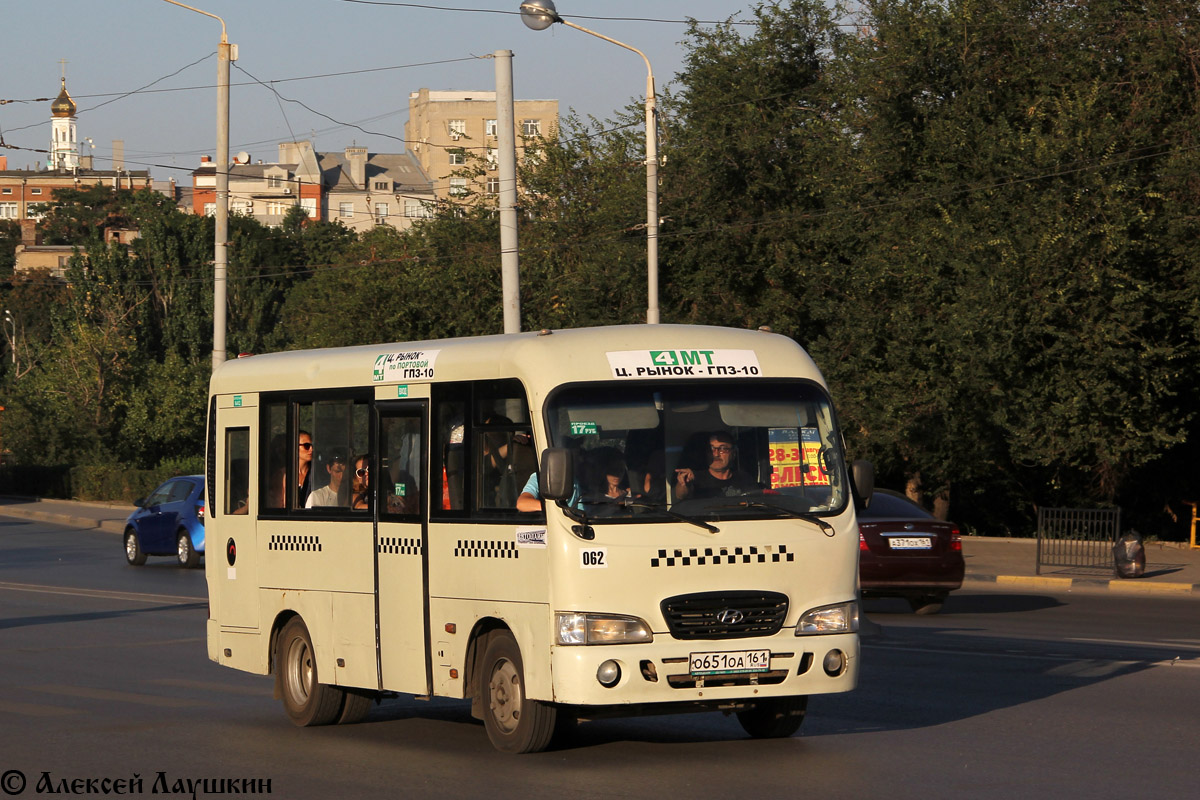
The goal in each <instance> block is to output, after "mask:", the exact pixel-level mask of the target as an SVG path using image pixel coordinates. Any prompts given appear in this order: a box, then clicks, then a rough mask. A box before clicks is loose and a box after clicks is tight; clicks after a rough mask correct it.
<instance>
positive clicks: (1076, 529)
mask: <svg viewBox="0 0 1200 800" xmlns="http://www.w3.org/2000/svg"><path fill="white" fill-rule="evenodd" d="M1120 535H1121V509H1119V508H1039V509H1038V526H1037V574H1038V575H1041V574H1042V567H1044V566H1046V567H1051V566H1052V567H1079V568H1088V569H1109V570H1111V569H1114V560H1113V545H1114V544H1116V541H1117V537H1118V536H1120Z"/></svg>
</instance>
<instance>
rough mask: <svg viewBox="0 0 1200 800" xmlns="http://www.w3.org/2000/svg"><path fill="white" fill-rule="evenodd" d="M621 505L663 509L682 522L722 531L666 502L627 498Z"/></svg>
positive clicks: (707, 529)
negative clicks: (674, 508) (668, 505)
mask: <svg viewBox="0 0 1200 800" xmlns="http://www.w3.org/2000/svg"><path fill="white" fill-rule="evenodd" d="M621 505H623V506H626V507H628V508H648V509H650V510H651V511H661V512H663V513H664V514H666V515H667V516H668V517H670V518H671V519H677V520H679V521H680V522H686V523H688V524H689V525H695V526H696V527H697V528H704V530H706V531H708V532H709V533H720V532H721V529H720V528H718V527H717V526H715V525H709V524H708V523H707V522H705V521H704V520H700V519H696V518H695V517H689V516H687V515H686V514H680V513H679V512H678V511H672V510H671V509H670V508H667V504H666V503H643V502H641V501H640V500H634V499H632V498H625V499H624V500H622V501H621Z"/></svg>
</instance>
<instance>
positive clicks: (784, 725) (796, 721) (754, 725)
mask: <svg viewBox="0 0 1200 800" xmlns="http://www.w3.org/2000/svg"><path fill="white" fill-rule="evenodd" d="M807 711H808V696H807V695H804V696H801V697H775V698H772V699H769V700H760V701H759V702H758V703H757V704H756V705H755V706H754V708H751V709H747V710H746V711H739V712H738V713H737V718H738V722H740V723H741V724H742V729H743V730H745V731H746V733H748V734H750V735H751V736H752V737H754V738H755V739H786V738H787V737H789V736H791V735H792V734H794V733H795V732H796V731H798V730H800V725H801V724H802V723H803V722H804V715H805V713H807Z"/></svg>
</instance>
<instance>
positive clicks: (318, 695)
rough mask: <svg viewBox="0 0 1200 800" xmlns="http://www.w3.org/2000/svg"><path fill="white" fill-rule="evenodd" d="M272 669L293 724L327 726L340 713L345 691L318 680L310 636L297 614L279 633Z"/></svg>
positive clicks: (284, 706) (284, 705)
mask: <svg viewBox="0 0 1200 800" xmlns="http://www.w3.org/2000/svg"><path fill="white" fill-rule="evenodd" d="M275 669H276V670H278V675H279V690H280V695H281V697H282V698H283V709H284V711H286V712H287V715H288V717H289V718H290V719H291V720H292V722H293V723H295V724H296V725H299V726H300V727H305V728H306V727H309V726H311V725H328V724H329V723H331V722H333V721H334V720H335V719H337V718H338V716H339V715H340V714H341V713H342V707H343V705H344V704H345V699H346V698H345V694H346V693H345V692H344V691H343V690H341V689H339V688H337V687H336V686H327V685H326V684H323V683H321V682H320V680H319V676H318V674H317V657H316V653H315V652H314V651H313V646H312V637H310V636H309V635H308V628H307V627H306V626H305V625H304V620H302V619H300V617H292V619H290V620H288V622H287V624H286V625H284V626H283V630H282V631H280V632H279V641H278V642H277V644H276V649H275Z"/></svg>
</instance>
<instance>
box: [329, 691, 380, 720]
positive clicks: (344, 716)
mask: <svg viewBox="0 0 1200 800" xmlns="http://www.w3.org/2000/svg"><path fill="white" fill-rule="evenodd" d="M342 691H343V692H344V693H345V695H346V702H345V703H344V704H343V705H342V711H341V713H340V714H339V715H338V718H337V724H338V725H353V724H354V723H356V722H362V721H363V717H365V716H367V712H368V711H370V710H371V701H372V699H373V698H372V697H371V695H369V694H362V693H360V692H357V691H354V690H353V689H343V690H342Z"/></svg>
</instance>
